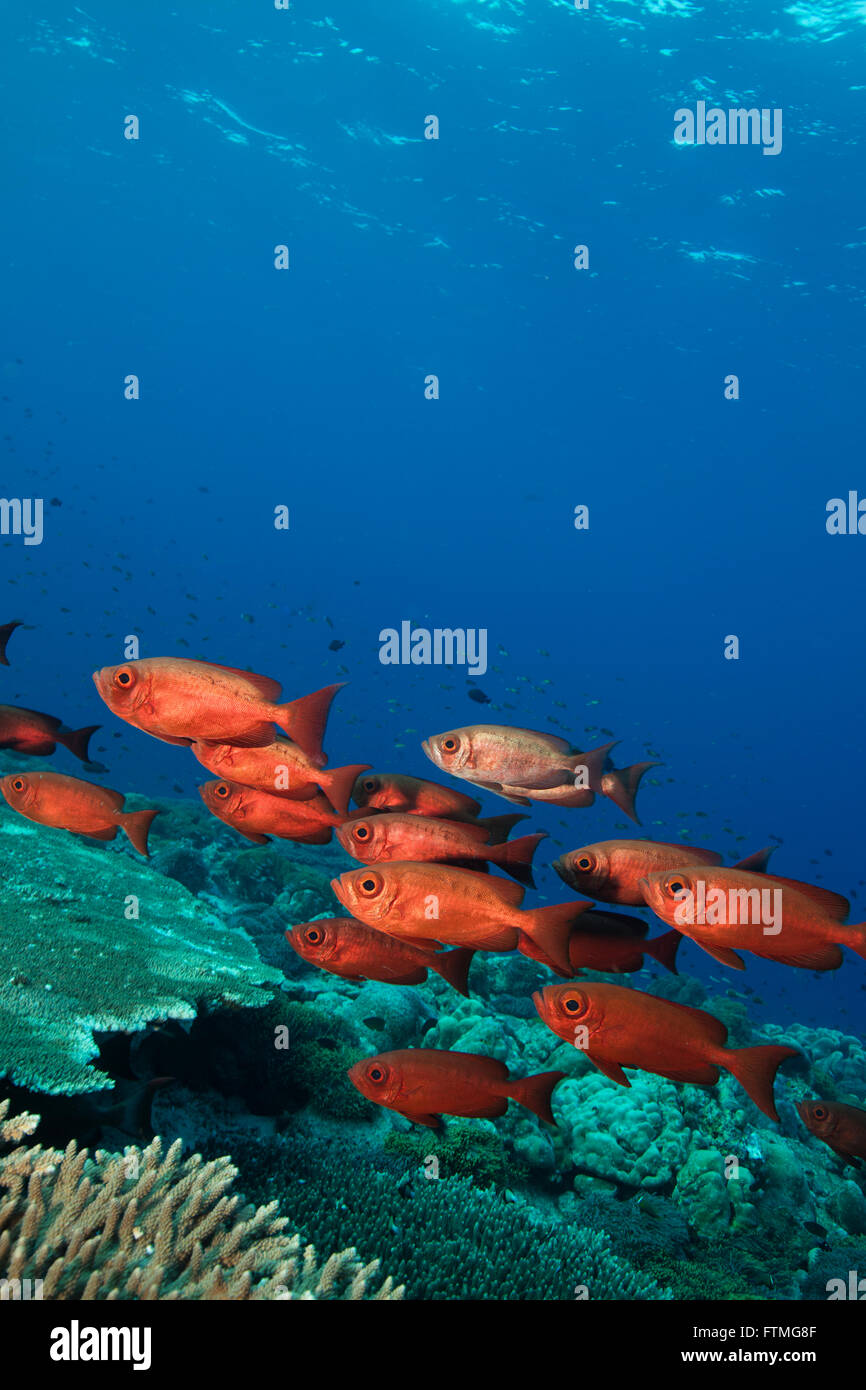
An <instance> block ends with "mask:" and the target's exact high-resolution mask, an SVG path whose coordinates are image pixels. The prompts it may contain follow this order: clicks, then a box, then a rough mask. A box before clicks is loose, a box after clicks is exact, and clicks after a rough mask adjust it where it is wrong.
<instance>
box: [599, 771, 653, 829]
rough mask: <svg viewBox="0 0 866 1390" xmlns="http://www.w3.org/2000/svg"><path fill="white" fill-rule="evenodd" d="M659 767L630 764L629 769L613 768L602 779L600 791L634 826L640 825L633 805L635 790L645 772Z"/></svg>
mask: <svg viewBox="0 0 866 1390" xmlns="http://www.w3.org/2000/svg"><path fill="white" fill-rule="evenodd" d="M661 766H662V764H661V763H632V764H631V765H630V766H629V767H615V768H614V769H613V771H612V772H606V773H605V774H604V776H603V777H602V779H601V790H602V791H603V792H604V795H605V796H606V797H608V798H609V799H610V800H611V801H612V802H613V803H614V805H615V806H618V807H619V809H620V810H621V811H624V812H625V814H626V815H627V816H628V817H629V819H630V820H633V821H634V823H635V825H640V820H639V819H638V814H637V811H636V810H635V804H634V800H635V797H636V796H637V789H638V787H639V786H640V781H641V778H642V777H643V775H644V773H645V772H649V770H650V768H651V767H661Z"/></svg>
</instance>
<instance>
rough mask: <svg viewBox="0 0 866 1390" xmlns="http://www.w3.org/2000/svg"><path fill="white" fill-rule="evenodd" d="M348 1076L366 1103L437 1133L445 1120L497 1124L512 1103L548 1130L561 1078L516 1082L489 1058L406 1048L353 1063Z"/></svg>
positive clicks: (557, 1074)
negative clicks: (552, 1098) (554, 1092)
mask: <svg viewBox="0 0 866 1390" xmlns="http://www.w3.org/2000/svg"><path fill="white" fill-rule="evenodd" d="M348 1075H349V1080H350V1081H351V1083H352V1085H353V1086H355V1087H357V1089H358V1090H359V1091H360V1092H361V1095H362V1096H366V1097H367V1100H372V1101H374V1102H375V1103H376V1105H382V1106H384V1107H385V1108H386V1109H388V1110H396V1111H397V1113H398V1115H402V1116H403V1117H404V1119H407V1120H411V1121H412V1123H413V1124H416V1125H426V1126H427V1127H428V1128H429V1129H439V1127H440V1125H441V1123H442V1116H443V1115H460V1116H463V1117H464V1118H467V1119H483V1120H493V1119H496V1118H497V1117H498V1116H500V1115H504V1114H505V1112H506V1110H507V1109H508V1102H509V1101H510V1100H516V1101H517V1103H518V1105H523V1106H525V1107H526V1109H527V1110H531V1111H532V1113H533V1114H534V1115H537V1116H538V1117H539V1119H541V1120H545V1121H546V1122H547V1124H551V1125H552V1124H554V1123H555V1122H554V1119H553V1112H552V1110H551V1108H550V1095H551V1092H552V1090H553V1088H554V1086H555V1085H556V1084H557V1082H558V1081H561V1080H562V1079H563V1077H564V1076H565V1072H562V1071H546V1072H541V1073H540V1074H539V1075H537V1076H527V1077H525V1078H524V1079H523V1080H522V1081H518V1080H512V1079H511V1078H510V1077H509V1075H508V1068H507V1067H506V1066H505V1063H504V1062H497V1061H496V1060H495V1059H494V1058H493V1057H478V1056H476V1055H475V1054H474V1053H471V1052H438V1051H435V1050H434V1049H433V1048H429V1049H427V1048H407V1049H405V1050H403V1051H401V1052H383V1053H381V1055H380V1056H378V1057H368V1058H367V1059H366V1061H363V1062H356V1063H355V1065H354V1066H353V1067H351V1068H350V1069H349V1073H348Z"/></svg>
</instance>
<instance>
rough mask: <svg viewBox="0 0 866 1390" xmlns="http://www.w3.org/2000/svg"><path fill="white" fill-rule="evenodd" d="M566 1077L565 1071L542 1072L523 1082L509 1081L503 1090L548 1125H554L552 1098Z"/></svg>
mask: <svg viewBox="0 0 866 1390" xmlns="http://www.w3.org/2000/svg"><path fill="white" fill-rule="evenodd" d="M565 1076H566V1073H565V1072H564V1071H542V1072H538V1074H537V1075H536V1076H525V1077H524V1078H523V1080H522V1081H509V1082H507V1083H506V1085H505V1086H504V1087H503V1090H504V1091H505V1094H506V1095H507V1096H508V1098H509V1099H510V1100H516V1101H517V1103H518V1105H525V1106H526V1109H527V1110H531V1111H532V1113H533V1115H537V1116H538V1118H539V1119H540V1120H544V1121H545V1123H546V1124H549V1125H554V1124H556V1121H555V1120H554V1118H553V1111H552V1109H551V1108H550V1096H551V1093H552V1091H553V1088H554V1086H556V1084H557V1083H558V1082H560V1081H562V1080H563V1078H564V1077H565Z"/></svg>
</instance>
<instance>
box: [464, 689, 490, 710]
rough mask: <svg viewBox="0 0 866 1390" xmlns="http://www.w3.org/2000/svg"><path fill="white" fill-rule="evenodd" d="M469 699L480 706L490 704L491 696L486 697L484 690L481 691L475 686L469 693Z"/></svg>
mask: <svg viewBox="0 0 866 1390" xmlns="http://www.w3.org/2000/svg"><path fill="white" fill-rule="evenodd" d="M469 698H470V700H474V701H475V703H476V704H478V705H489V704H490V696H489V695H485V694H484V691H483V690H479V689H478V686H477V685H475V686H473V687H472V689H471V690H470V691H469Z"/></svg>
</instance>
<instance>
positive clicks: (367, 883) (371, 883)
mask: <svg viewBox="0 0 866 1390" xmlns="http://www.w3.org/2000/svg"><path fill="white" fill-rule="evenodd" d="M377 887H378V885H377V883H376V880H375V879H374V878H362V879H361V892H362V893H375V891H376V888H377Z"/></svg>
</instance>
